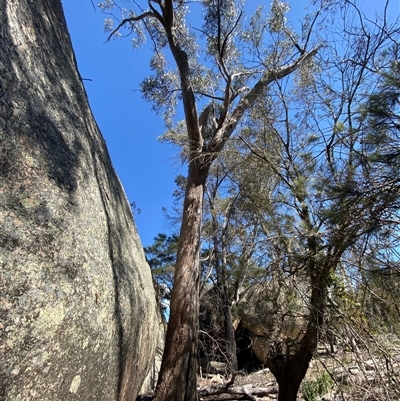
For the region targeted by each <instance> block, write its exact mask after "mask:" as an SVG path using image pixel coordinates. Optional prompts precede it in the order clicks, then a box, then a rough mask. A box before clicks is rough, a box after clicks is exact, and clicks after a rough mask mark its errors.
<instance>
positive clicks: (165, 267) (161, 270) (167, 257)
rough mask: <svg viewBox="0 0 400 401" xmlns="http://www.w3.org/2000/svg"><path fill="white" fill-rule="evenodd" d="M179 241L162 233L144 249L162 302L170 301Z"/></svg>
mask: <svg viewBox="0 0 400 401" xmlns="http://www.w3.org/2000/svg"><path fill="white" fill-rule="evenodd" d="M178 240H179V238H178V236H177V235H166V234H161V233H160V234H158V235H157V236H156V237H155V238H154V243H153V245H150V246H147V247H145V248H144V251H145V254H146V259H147V262H148V263H149V265H150V268H151V272H152V275H153V280H154V284H155V288H156V290H157V292H158V294H159V298H160V300H162V299H169V297H170V294H171V291H172V286H173V281H174V271H175V262H176V252H177V248H178Z"/></svg>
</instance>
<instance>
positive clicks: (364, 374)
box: [138, 336, 400, 401]
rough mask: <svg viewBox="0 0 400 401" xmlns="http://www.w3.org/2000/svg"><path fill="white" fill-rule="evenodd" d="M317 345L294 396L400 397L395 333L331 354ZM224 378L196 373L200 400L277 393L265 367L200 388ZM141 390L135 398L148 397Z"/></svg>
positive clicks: (367, 400)
mask: <svg viewBox="0 0 400 401" xmlns="http://www.w3.org/2000/svg"><path fill="white" fill-rule="evenodd" d="M325 351H326V350H324V349H322V348H321V349H319V352H318V355H317V356H316V357H315V358H314V360H313V361H312V362H311V365H310V368H309V370H308V373H307V376H306V378H305V379H304V380H303V383H302V386H301V390H300V392H299V397H298V400H305V401H400V338H398V337H394V336H384V337H382V338H381V339H380V340H379V342H376V343H375V346H374V347H364V348H362V347H360V348H358V347H357V348H356V349H355V350H354V349H353V350H351V349H349V348H344V349H342V350H339V351H337V352H336V353H335V354H333V355H332V354H328V353H327V352H325ZM228 380H229V378H227V377H223V376H222V375H219V374H214V375H210V374H204V375H202V376H199V377H198V387H199V389H200V394H201V398H200V399H201V400H204V401H217V400H224V401H227V400H253V401H261V400H263V401H270V400H276V399H277V398H278V387H277V384H276V381H275V379H274V377H273V375H272V374H271V372H270V371H269V370H268V369H262V370H260V371H258V372H254V373H251V374H243V373H241V374H238V375H236V377H235V379H234V382H233V384H232V385H231V386H229V390H230V393H228V392H221V393H220V394H214V395H211V396H207V395H205V392H206V391H203V392H202V389H203V390H204V389H211V390H213V389H218V388H219V389H221V388H223V387H224V385H225V388H228V386H227V385H226V383H227V382H228ZM151 399H152V397H151V396H150V395H149V394H148V395H147V396H141V397H139V398H138V400H142V401H143V400H146V401H147V400H151Z"/></svg>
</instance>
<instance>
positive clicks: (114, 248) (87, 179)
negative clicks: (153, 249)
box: [0, 0, 157, 401]
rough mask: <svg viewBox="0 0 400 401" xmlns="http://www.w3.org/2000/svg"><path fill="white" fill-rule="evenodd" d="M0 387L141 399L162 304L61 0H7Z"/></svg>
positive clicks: (44, 400)
mask: <svg viewBox="0 0 400 401" xmlns="http://www.w3.org/2000/svg"><path fill="white" fill-rule="evenodd" d="M0 60H1V61H0V271H1V272H0V276H1V277H0V322H1V323H0V324H1V331H2V333H1V336H2V337H1V341H0V342H1V345H0V348H1V351H0V352H1V353H2V355H1V358H0V359H1V361H0V380H1V382H0V399H1V400H17V399H20V400H41V401H53V400H63V401H73V400H77V399H79V400H82V401H88V400H94V399H95V400H97V401H128V400H129V401H132V400H134V399H135V398H136V395H137V394H138V392H139V390H140V386H141V383H142V381H143V379H144V378H145V376H146V373H147V370H148V368H149V366H150V363H151V360H152V359H153V356H154V352H155V348H156V341H157V306H156V300H155V294H154V289H153V288H152V280H151V274H150V269H149V267H148V265H147V263H146V261H145V258H144V253H143V249H142V247H141V244H140V240H139V238H138V235H137V233H136V229H135V226H134V222H133V219H132V213H131V211H130V208H129V204H128V202H127V200H126V197H125V194H124V191H123V189H122V187H121V185H120V182H119V180H118V178H117V176H116V174H115V172H114V169H113V167H112V164H111V160H110V158H109V155H108V152H107V149H106V146H105V143H104V140H103V138H102V136H101V134H100V132H99V130H98V127H97V125H96V123H95V121H94V119H93V116H92V114H91V111H90V108H89V105H88V102H87V98H86V93H85V90H84V87H83V84H82V82H81V79H80V77H79V74H78V72H77V69H76V63H75V57H74V54H73V51H72V46H71V41H70V38H69V35H68V31H67V28H66V23H65V19H64V15H63V11H62V6H61V3H60V1H59V0H41V1H30V0H0Z"/></svg>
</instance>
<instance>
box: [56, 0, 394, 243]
mask: <svg viewBox="0 0 400 401" xmlns="http://www.w3.org/2000/svg"><path fill="white" fill-rule="evenodd" d="M98 1H99V0H94V4H95V5H97V3H98ZM269 3H270V1H267V2H266V1H255V0H250V1H248V4H249V5H250V6H253V7H254V6H255V5H257V4H266V5H268V4H269ZM290 3H291V5H292V11H291V13H290V14H289V15H290V17H291V18H296V15H297V12H298V11H300V10H302V9H303V8H304V7H305V6H306V5H307V4H308V1H306V0H293V1H290ZM359 4H361V5H362V8H363V10H364V11H367V10H368V11H369V12H371V11H372V10H373V9H374V8H376V9H381V8H382V5H383V4H384V0H373V1H371V0H362V1H360V2H359ZM399 4H400V0H392V1H391V11H393V12H392V14H390V13H389V15H391V16H393V14H394V15H395V16H396V17H397V16H398V13H399V10H400V8H399ZM63 6H64V12H65V16H66V19H67V23H68V28H69V31H70V35H71V38H72V43H73V47H74V51H75V54H76V57H77V61H78V68H79V71H80V73H81V76H82V77H83V78H88V79H91V80H92V81H85V86H86V91H87V93H88V96H89V101H90V106H91V108H92V111H93V113H94V116H95V118H96V121H97V123H98V125H99V127H100V130H101V132H102V134H103V136H104V137H105V140H106V142H107V146H108V149H109V152H110V155H111V159H112V161H113V164H114V167H115V169H116V171H117V174H118V175H119V178H120V180H121V181H122V184H123V186H124V188H125V191H126V194H127V197H128V200H129V201H130V202H132V201H135V202H136V204H137V207H138V208H140V209H141V213H140V214H136V216H135V221H136V225H137V227H138V231H139V235H140V238H141V240H142V243H143V245H144V246H146V245H150V244H151V243H152V240H153V238H154V237H155V236H156V235H157V233H159V232H168V231H169V230H170V229H169V227H168V224H167V223H166V222H165V220H164V216H163V213H162V208H163V207H168V206H170V205H171V201H172V196H171V195H172V192H173V190H174V189H175V185H174V179H175V177H176V176H177V175H178V174H186V169H185V168H182V166H181V165H180V163H179V160H178V159H177V157H176V154H177V150H176V149H173V148H171V147H168V146H167V145H165V144H161V143H159V142H158V141H157V137H158V136H159V135H161V134H162V133H163V131H164V123H163V121H162V119H161V117H159V116H157V115H156V114H155V113H154V112H153V111H152V110H151V106H150V104H148V103H146V102H145V101H144V100H142V98H141V94H140V92H139V91H138V88H139V83H140V81H141V80H142V79H143V77H145V76H146V75H148V72H149V67H148V66H149V60H150V57H151V52H150V47H146V46H145V47H144V48H143V49H140V50H133V49H132V48H131V46H130V40H129V38H125V39H120V40H112V41H111V42H109V43H104V42H105V40H106V38H107V36H106V34H105V33H104V31H103V21H104V18H105V15H104V14H102V13H101V12H100V11H99V10H98V9H96V10H94V9H93V5H92V3H91V1H90V0H63Z"/></svg>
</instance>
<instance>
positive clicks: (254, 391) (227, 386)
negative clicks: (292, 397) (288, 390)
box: [197, 377, 278, 401]
mask: <svg viewBox="0 0 400 401" xmlns="http://www.w3.org/2000/svg"><path fill="white" fill-rule="evenodd" d="M233 380H234V377H233V378H232V379H231V380H229V382H227V383H224V384H220V385H216V386H207V387H201V388H199V389H198V390H197V393H198V395H199V397H209V396H213V395H219V394H231V395H235V396H242V397H245V398H244V399H250V400H252V401H256V400H257V398H256V397H264V396H266V395H269V394H277V393H278V386H277V385H276V383H275V382H271V383H268V384H267V386H268V387H255V388H253V387H252V385H251V384H247V385H245V386H234V387H233V386H232V384H233ZM242 397H241V398H242Z"/></svg>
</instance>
